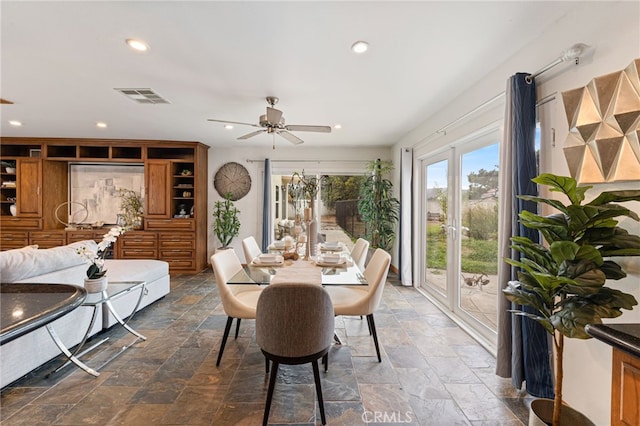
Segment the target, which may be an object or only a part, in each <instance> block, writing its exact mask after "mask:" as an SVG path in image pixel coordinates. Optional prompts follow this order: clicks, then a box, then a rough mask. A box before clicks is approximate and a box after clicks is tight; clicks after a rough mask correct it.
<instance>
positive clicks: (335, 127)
mask: <svg viewBox="0 0 640 426" xmlns="http://www.w3.org/2000/svg"><path fill="white" fill-rule="evenodd" d="M333 128H334V129H337V130H340V129H342V124H336V125H335V126H333Z"/></svg>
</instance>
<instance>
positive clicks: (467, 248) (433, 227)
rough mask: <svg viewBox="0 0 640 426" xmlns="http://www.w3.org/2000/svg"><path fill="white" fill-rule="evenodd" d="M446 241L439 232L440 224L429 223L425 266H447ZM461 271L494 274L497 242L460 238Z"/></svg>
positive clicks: (496, 266) (496, 269) (440, 267)
mask: <svg viewBox="0 0 640 426" xmlns="http://www.w3.org/2000/svg"><path fill="white" fill-rule="evenodd" d="M446 250H447V242H446V239H445V235H444V234H442V233H441V229H440V224H439V223H433V224H429V226H428V228H427V259H426V260H427V267H428V268H429V269H446V268H447V253H446ZM461 266H462V272H463V273H472V274H481V273H484V274H487V275H495V274H497V273H498V242H497V241H495V240H475V239H472V238H465V239H463V240H462V261H461Z"/></svg>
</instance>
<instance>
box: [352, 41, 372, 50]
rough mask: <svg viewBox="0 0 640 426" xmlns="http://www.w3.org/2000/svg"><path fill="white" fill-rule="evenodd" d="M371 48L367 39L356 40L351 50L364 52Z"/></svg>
mask: <svg viewBox="0 0 640 426" xmlns="http://www.w3.org/2000/svg"><path fill="white" fill-rule="evenodd" d="M368 49H369V43H367V42H366V41H362V40H359V41H356V42H355V43H353V44H352V45H351V50H352V51H353V52H354V53H364V52H366V51H367V50H368Z"/></svg>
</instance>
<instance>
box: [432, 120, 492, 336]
mask: <svg viewBox="0 0 640 426" xmlns="http://www.w3.org/2000/svg"><path fill="white" fill-rule="evenodd" d="M500 137H501V133H500V131H499V129H498V128H497V127H495V128H491V129H487V130H485V131H483V132H479V133H478V134H475V135H473V136H470V137H469V138H467V139H466V140H464V141H459V142H458V143H457V144H455V145H452V146H451V147H449V148H450V149H448V150H447V151H446V152H441V153H439V154H436V155H431V156H429V157H427V158H425V159H423V160H422V174H423V176H422V179H423V188H424V189H423V194H422V224H423V232H422V233H421V235H422V243H421V247H422V250H421V252H422V256H423V259H424V268H423V270H422V276H421V280H420V282H421V288H422V289H423V290H424V291H426V292H427V293H429V294H430V295H431V296H432V297H433V298H434V299H436V300H437V302H438V303H439V304H440V305H441V306H442V307H443V308H444V309H446V310H448V311H450V312H451V313H452V314H453V315H454V316H455V317H457V318H458V319H459V320H461V321H462V322H463V323H465V324H466V325H467V326H469V327H470V328H471V329H473V330H474V331H476V332H477V333H479V334H480V335H481V336H482V337H484V338H485V339H486V340H487V341H488V342H490V343H493V344H495V336H496V330H497V306H498V297H497V294H498V283H497V268H498V261H499V260H498V229H499V228H498V196H499V188H498V164H499V142H500Z"/></svg>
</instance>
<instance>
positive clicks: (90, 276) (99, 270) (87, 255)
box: [76, 226, 126, 291]
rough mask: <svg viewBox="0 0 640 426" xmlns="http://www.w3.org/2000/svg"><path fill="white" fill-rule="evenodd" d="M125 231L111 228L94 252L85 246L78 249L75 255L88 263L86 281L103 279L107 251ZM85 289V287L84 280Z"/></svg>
mask: <svg viewBox="0 0 640 426" xmlns="http://www.w3.org/2000/svg"><path fill="white" fill-rule="evenodd" d="M125 231H126V229H125V228H123V227H121V226H115V227H113V228H111V229H110V230H109V232H107V233H106V234H104V235H103V237H102V241H100V242H99V243H98V250H97V251H95V252H94V251H93V250H90V249H88V248H87V247H86V246H82V247H79V248H78V249H77V250H76V253H78V254H79V255H80V256H82V257H83V258H84V259H85V261H87V262H88V263H90V265H89V268H88V269H87V280H99V279H101V278H105V274H106V273H107V270H106V269H104V258H105V257H106V255H107V250H108V249H109V247H111V245H112V244H113V243H115V242H116V240H117V239H118V237H119V236H120V235H122V234H124V233H125ZM104 285H106V280H104ZM85 287H87V281H86V280H85ZM87 290H88V291H89V288H87Z"/></svg>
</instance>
